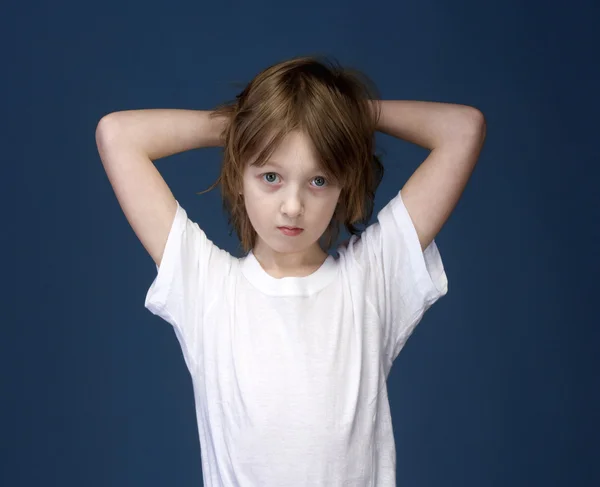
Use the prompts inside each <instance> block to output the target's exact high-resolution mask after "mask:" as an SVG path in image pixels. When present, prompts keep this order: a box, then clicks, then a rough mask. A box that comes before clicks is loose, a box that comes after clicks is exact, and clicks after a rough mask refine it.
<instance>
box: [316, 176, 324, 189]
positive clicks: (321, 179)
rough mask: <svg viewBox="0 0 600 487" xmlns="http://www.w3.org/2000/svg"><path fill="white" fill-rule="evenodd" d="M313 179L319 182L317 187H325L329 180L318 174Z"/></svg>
mask: <svg viewBox="0 0 600 487" xmlns="http://www.w3.org/2000/svg"><path fill="white" fill-rule="evenodd" d="M313 181H315V182H317V188H323V187H325V186H327V180H326V179H325V178H324V177H323V176H317V177H316V178H315V179H313Z"/></svg>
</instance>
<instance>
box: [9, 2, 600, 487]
mask: <svg viewBox="0 0 600 487" xmlns="http://www.w3.org/2000/svg"><path fill="white" fill-rule="evenodd" d="M594 3H595V2H592V1H587V2H585V1H573V2H568V3H566V4H564V3H561V4H558V3H554V2H542V1H529V2H518V1H515V0H508V1H505V2H493V3H492V2H480V1H474V0H459V1H452V2H450V1H446V2H440V1H438V2H432V1H429V0H421V1H419V2H397V1H372V2H348V1H341V0H337V1H329V2H326V1H318V2H316V1H303V2H295V3H292V2H275V1H265V2H248V3H244V2H241V1H237V2H231V1H223V2H218V1H215V2H189V1H186V2H184V1H181V2H156V1H154V2H152V1H145V2H142V1H135V2H134V1H129V2H128V1H119V2H115V1H112V0H107V1H103V2H74V1H70V2H60V3H59V4H57V3H56V2H23V3H21V4H20V5H18V6H17V3H16V2H12V5H10V6H9V5H5V6H3V10H4V12H3V13H2V15H0V27H1V29H0V32H1V33H0V36H1V41H2V51H3V52H4V54H5V55H4V56H3V58H4V61H3V63H2V66H3V68H2V71H3V75H2V83H3V85H4V89H3V94H4V97H3V102H2V106H3V109H2V117H0V118H1V119H2V121H1V124H2V130H1V132H2V133H1V137H2V178H0V179H2V188H3V189H2V200H3V204H2V209H3V213H4V223H5V225H4V229H5V231H6V233H5V234H4V235H3V237H2V242H3V248H4V249H5V250H4V251H3V257H4V259H3V260H4V262H3V266H2V267H3V270H4V271H5V272H7V271H8V276H7V278H5V279H4V282H5V284H4V286H3V289H4V291H3V293H2V296H3V301H4V303H5V304H4V306H3V308H4V310H8V312H7V313H4V314H3V316H2V328H1V332H2V338H1V340H0V352H1V353H0V361H1V362H0V370H1V379H2V388H1V391H2V392H1V394H2V401H1V408H2V409H1V412H2V414H1V418H2V419H1V421H2V426H1V430H0V438H1V439H0V446H1V448H2V455H1V460H0V461H1V462H2V465H1V468H0V484H1V485H3V486H7V487H12V486H27V487H29V486H37V485H44V486H61V487H69V486H81V485H85V486H86V487H95V486H111V487H117V486H127V487H131V486H185V485H188V486H192V485H201V483H202V471H201V464H200V448H199V440H198V433H197V425H196V418H195V415H194V404H193V396H192V385H191V380H190V376H189V374H188V372H187V370H186V369H185V364H184V361H183V358H182V355H181V351H180V348H179V344H178V342H177V340H176V337H175V334H174V333H173V330H172V328H171V327H170V325H169V324H168V323H166V322H164V321H162V320H161V319H160V318H158V317H155V316H154V315H152V314H151V313H150V312H149V311H147V310H146V309H145V308H144V298H145V294H146V292H147V289H148V287H149V286H150V284H151V283H152V280H153V279H154V277H155V275H156V271H155V266H154V264H153V262H152V260H151V259H150V257H149V256H148V255H147V254H146V252H145V251H144V249H143V247H142V246H141V244H140V243H139V241H138V240H137V238H136V236H135V234H134V233H133V231H132V230H131V228H130V227H129V225H128V223H127V221H126V219H125V217H124V215H123V213H122V211H121V209H120V207H119V205H118V202H117V200H116V198H115V196H114V193H113V191H112V188H111V187H110V184H109V182H108V179H107V177H106V175H105V173H104V170H103V168H102V165H101V163H100V159H99V157H98V153H97V150H96V146H95V139H94V131H95V128H96V124H97V122H98V120H99V119H100V118H101V117H102V116H103V115H105V114H107V113H109V112H112V111H117V110H124V109H135V108H197V109H206V108H212V107H213V106H214V105H216V104H217V103H219V102H222V101H225V100H228V99H231V98H232V97H233V96H234V95H235V93H236V92H237V91H236V88H235V87H234V83H237V82H241V83H243V82H246V81H249V80H250V79H251V78H252V76H254V75H255V74H256V73H257V72H258V71H259V70H261V69H263V68H264V67H266V66H268V65H270V64H272V63H274V62H277V61H280V60H283V59H285V58H288V57H290V56H295V55H300V54H315V53H323V54H330V55H333V56H336V57H337V58H338V59H339V60H340V61H341V62H343V63H345V64H349V65H352V66H354V67H357V68H359V69H362V70H364V71H365V72H366V73H367V74H368V75H370V76H371V78H372V79H373V80H374V81H375V82H376V83H377V85H378V86H379V89H380V91H381V95H382V97H383V98H398V99H423V100H432V101H446V102H455V103H463V104H467V105H473V106H475V107H477V108H479V109H480V110H481V111H482V112H483V113H484V114H485V116H486V119H487V126H488V131H487V134H488V135H487V141H486V144H485V147H484V151H483V153H482V156H481V159H480V162H479V165H478V166H477V168H476V170H475V172H474V174H473V176H472V179H471V181H470V182H469V185H468V187H467V189H466V191H465V193H464V195H463V197H462V199H461V201H460V203H459V205H458V207H457V208H456V210H455V212H454V213H453V215H452V216H451V218H450V219H449V221H448V222H447V224H446V225H445V227H444V228H443V229H442V231H441V232H440V234H439V235H438V237H437V238H436V241H437V244H438V246H439V248H440V252H441V254H442V259H443V261H444V264H445V267H446V271H447V274H448V278H449V293H448V295H447V296H446V297H445V298H443V299H442V300H440V301H439V302H438V303H437V304H436V305H435V306H434V307H433V308H432V309H431V310H430V311H428V312H427V314H426V316H425V318H424V319H423V321H422V322H421V324H420V325H419V327H417V330H416V332H415V334H414V335H413V337H412V338H411V339H410V340H409V342H408V344H407V346H406V348H405V349H404V350H403V352H402V353H401V354H400V356H399V358H398V359H397V361H396V363H395V365H394V368H393V370H392V373H391V375H390V378H389V391H390V400H391V408H392V414H393V422H394V429H395V435H396V443H397V459H398V463H397V469H398V485H402V486H420V487H421V486H436V487H438V486H442V485H443V486H474V487H475V486H477V487H481V486H502V487H504V486H507V485H510V486H532V485H535V486H544V487H549V486H593V485H594V486H595V485H600V472H599V470H600V469H599V466H598V463H599V462H600V448H599V446H598V438H599V433H600V429H599V427H598V426H599V425H598V411H599V408H600V393H599V380H598V370H599V365H600V360H599V358H598V349H599V344H600V336H599V332H598V325H599V321H600V320H599V319H598V312H597V308H596V307H595V306H594V305H595V304H596V303H597V300H598V297H597V295H598V290H599V286H598V279H599V278H598V276H599V271H600V265H599V263H600V259H599V250H598V238H599V233H600V232H599V224H598V223H599V216H600V215H599V213H600V212H599V211H598V210H599V207H600V204H599V203H600V199H599V195H598V175H599V169H598V163H599V158H598V129H599V128H600V123H599V122H598V109H599V103H598V99H597V94H598V86H600V76H599V73H598V64H599V59H600V58H599V57H598V56H599V55H598V50H597V47H598V44H599V40H600V39H599V36H598V33H597V24H598V7H597V6H595V5H594ZM378 140H379V148H380V149H381V150H384V151H385V152H386V156H385V158H384V163H385V166H386V176H385V180H384V182H383V184H382V186H381V189H380V190H379V193H378V195H377V201H376V203H377V204H376V211H378V210H379V209H380V208H381V207H382V206H383V205H384V204H385V203H386V202H387V201H388V200H389V199H390V198H391V197H392V196H394V195H395V194H396V192H397V191H398V190H399V189H400V188H401V187H402V185H403V184H404V182H405V181H406V179H407V178H408V177H409V176H410V175H411V174H412V172H413V171H414V170H415V169H416V168H417V166H418V164H419V163H420V162H421V161H422V160H423V159H424V157H425V156H426V155H427V154H426V151H424V150H423V149H421V148H418V147H415V146H412V145H410V144H407V143H405V142H402V141H398V140H395V139H393V138H390V137H387V136H381V137H380V138H379V139H378ZM218 164H219V151H218V150H217V149H204V150H200V151H192V152H189V153H185V154H180V155H176V156H173V157H171V158H167V159H164V160H160V161H157V167H158V168H159V170H160V171H161V173H162V174H163V176H164V178H165V180H166V181H167V183H168V184H169V186H170V187H171V189H172V191H173V193H174V194H175V196H176V198H177V199H178V200H179V201H180V203H181V204H182V205H183V206H184V208H186V210H187V211H188V213H189V215H190V217H191V218H192V219H194V220H196V221H198V222H199V223H200V225H201V226H202V227H203V229H204V230H205V231H206V232H207V234H208V235H209V236H210V238H211V239H212V240H213V241H215V243H217V244H218V245H220V246H222V247H224V248H226V249H228V250H230V251H234V250H235V248H236V245H237V240H236V239H235V237H234V236H231V237H230V236H228V232H229V230H228V228H227V222H226V218H225V215H224V214H223V213H222V211H221V203H220V195H219V192H218V191H213V192H211V193H209V194H207V195H202V196H198V195H196V194H195V193H196V192H198V191H201V190H203V189H205V188H206V187H208V186H209V184H210V183H212V181H213V180H214V179H215V178H216V177H217V174H218ZM374 215H375V213H374ZM3 233H4V232H3Z"/></svg>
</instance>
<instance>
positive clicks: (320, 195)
mask: <svg viewBox="0 0 600 487" xmlns="http://www.w3.org/2000/svg"><path fill="white" fill-rule="evenodd" d="M243 185H244V189H243V195H244V201H245V206H246V211H247V213H248V217H249V218H250V221H251V222H252V225H253V227H254V229H255V230H256V232H257V234H258V236H257V242H256V248H257V249H259V248H260V250H261V251H262V252H263V254H264V253H265V252H274V253H283V254H289V253H295V254H302V253H304V252H306V253H310V252H315V251H316V250H318V249H319V244H318V240H319V238H320V237H321V235H323V232H324V231H325V230H326V229H327V226H328V225H329V222H330V221H331V218H332V216H333V213H334V211H335V207H336V204H337V202H338V198H339V195H340V191H341V188H339V187H338V186H337V185H335V184H334V183H333V182H331V181H329V180H328V179H327V178H325V176H324V175H323V173H322V171H320V170H319V166H318V161H317V159H316V157H315V154H314V153H313V148H312V144H311V143H310V140H309V139H308V138H307V137H306V136H305V135H304V134H302V133H301V132H292V133H291V134H289V135H288V136H287V138H285V139H284V140H283V141H282V143H281V145H280V146H279V147H278V148H277V149H276V150H275V151H274V152H273V154H272V155H271V157H270V158H269V160H268V161H267V163H266V164H265V165H264V166H262V167H257V166H251V165H247V166H246V169H245V172H244V182H243ZM280 227H299V228H301V229H302V231H301V232H299V233H292V232H286V231H285V230H282V229H281V228H280ZM320 252H321V253H322V251H320Z"/></svg>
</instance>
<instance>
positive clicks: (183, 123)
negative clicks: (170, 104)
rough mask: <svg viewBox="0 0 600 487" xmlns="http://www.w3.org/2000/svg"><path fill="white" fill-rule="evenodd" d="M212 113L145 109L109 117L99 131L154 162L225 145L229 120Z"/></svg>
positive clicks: (100, 125)
mask: <svg viewBox="0 0 600 487" xmlns="http://www.w3.org/2000/svg"><path fill="white" fill-rule="evenodd" d="M210 113H211V112H210V111H208V110H183V109H145V110H126V111H121V112H114V113H111V114H109V115H107V116H105V117H104V118H103V119H102V120H101V121H100V123H99V124H98V130H104V131H105V133H108V138H109V140H110V142H111V143H115V144H125V145H129V146H134V147H135V148H136V149H139V150H140V151H141V152H143V153H144V154H146V155H148V157H149V158H150V159H151V160H153V161H154V160H156V159H161V158H163V157H167V156H170V155H173V154H178V153H180V152H185V151H188V150H191V149H199V148H202V147H217V146H220V145H222V142H221V139H220V135H221V132H222V131H223V128H224V127H225V122H226V120H225V118H223V117H210Z"/></svg>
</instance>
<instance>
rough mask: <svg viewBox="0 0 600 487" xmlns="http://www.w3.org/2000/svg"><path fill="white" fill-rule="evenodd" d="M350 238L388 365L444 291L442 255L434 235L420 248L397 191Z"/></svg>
mask: <svg viewBox="0 0 600 487" xmlns="http://www.w3.org/2000/svg"><path fill="white" fill-rule="evenodd" d="M351 242H352V243H353V244H354V245H355V247H356V248H355V249H354V251H353V255H355V257H356V258H357V259H358V260H359V264H360V265H361V267H362V268H363V271H364V274H365V279H366V283H365V286H367V289H366V294H367V299H368V300H369V301H370V302H371V304H372V305H373V306H374V307H375V309H376V312H377V314H378V316H379V319H380V322H381V325H382V327H383V344H382V346H383V352H384V354H385V355H386V357H387V359H388V363H389V364H391V363H392V362H393V361H394V360H395V359H396V358H397V356H398V354H399V353H400V350H401V349H402V347H403V346H404V344H405V343H406V341H407V340H408V338H409V336H410V335H411V333H412V332H413V330H414V329H415V327H416V325H417V324H418V323H419V322H420V321H421V319H422V317H423V315H424V313H425V312H426V311H427V310H428V309H429V308H430V307H431V306H432V305H433V304H434V303H435V302H436V301H437V300H438V299H439V298H440V297H442V296H444V295H445V294H446V293H447V292H448V279H447V276H446V272H445V270H444V266H443V263H442V259H441V255H440V252H439V250H438V247H437V244H436V242H435V240H433V241H432V242H431V243H430V244H429V246H428V247H427V248H426V249H425V250H424V251H422V250H421V244H420V242H419V237H418V234H417V231H416V228H415V226H414V224H413V222H412V220H411V217H410V215H409V213H408V211H407V209H406V207H405V206H404V202H403V201H402V195H401V192H399V193H398V194H397V195H396V196H395V197H394V198H393V199H392V200H391V201H390V202H389V203H388V204H387V205H386V206H385V207H384V208H383V209H382V210H381V211H380V212H379V213H378V215H377V221H376V222H375V223H373V224H372V225H370V226H368V227H367V228H366V229H365V231H364V232H363V233H362V235H361V236H360V238H359V239H356V240H355V238H353V239H351Z"/></svg>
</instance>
